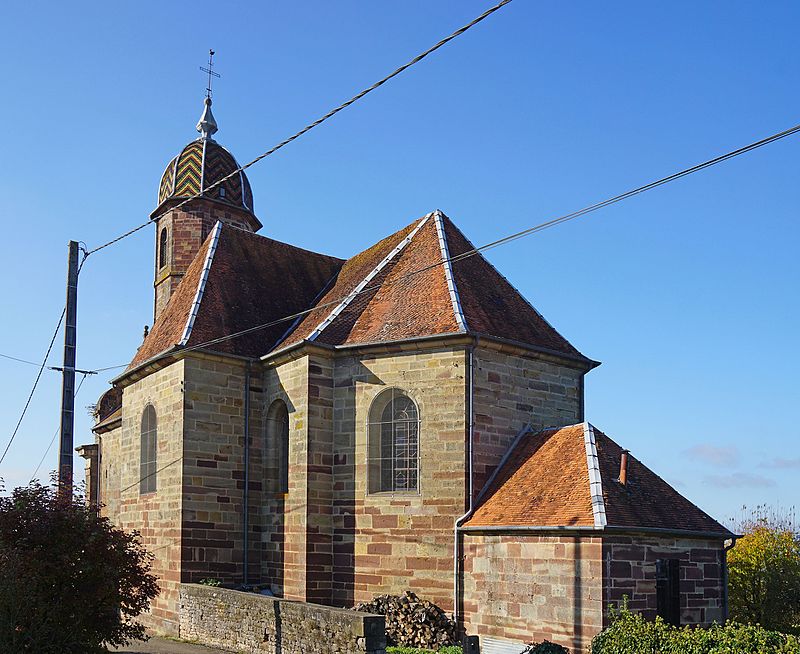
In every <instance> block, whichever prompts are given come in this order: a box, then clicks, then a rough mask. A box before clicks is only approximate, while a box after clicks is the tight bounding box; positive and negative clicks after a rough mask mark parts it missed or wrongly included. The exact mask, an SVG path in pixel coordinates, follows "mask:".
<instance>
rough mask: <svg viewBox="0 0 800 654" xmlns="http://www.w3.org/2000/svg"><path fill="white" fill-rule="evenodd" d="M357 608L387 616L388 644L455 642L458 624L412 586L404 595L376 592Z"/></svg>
mask: <svg viewBox="0 0 800 654" xmlns="http://www.w3.org/2000/svg"><path fill="white" fill-rule="evenodd" d="M354 609H355V610H356V611H364V612H366V613H377V614H379V615H384V616H386V641H387V644H388V645H404V646H406V647H421V648H424V649H433V650H436V649H439V648H440V647H444V646H445V645H453V644H455V642H456V640H455V639H456V630H455V624H454V623H453V621H452V620H451V619H450V618H449V617H447V614H445V612H444V611H442V609H440V608H439V607H438V606H436V604H434V603H433V602H429V601H428V600H423V599H420V598H419V597H417V596H416V595H415V594H414V593H413V592H411V591H410V590H407V591H405V592H404V593H403V594H402V595H377V596H376V597H374V598H373V599H372V601H371V602H364V603H362V604H357V605H356V606H355V607H354Z"/></svg>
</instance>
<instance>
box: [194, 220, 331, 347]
mask: <svg viewBox="0 0 800 654" xmlns="http://www.w3.org/2000/svg"><path fill="white" fill-rule="evenodd" d="M342 263H343V261H342V260H341V259H336V258H334V257H329V256H325V255H322V254H317V253H315V252H310V251H308V250H303V249H301V248H297V247H294V246H292V245H287V244H286V243H281V242H280V241H274V240H272V239H270V238H266V237H264V236H259V235H257V234H253V233H252V232H247V231H244V230H242V229H237V228H236V227H231V226H228V225H225V226H223V227H222V230H221V232H220V237H219V242H218V244H217V250H216V252H215V253H214V259H213V262H212V264H211V274H209V276H208V281H207V282H206V287H205V291H204V293H203V299H202V301H201V302H200V311H199V312H198V314H197V319H196V320H195V323H194V326H193V327H192V332H191V336H190V337H189V341H188V342H187V344H186V345H187V346H192V345H197V344H199V343H205V342H208V341H210V340H213V339H215V338H219V337H220V336H226V335H229V334H235V333H237V332H240V331H242V330H246V329H249V328H251V327H254V326H256V325H263V324H265V323H268V322H272V321H275V320H280V319H281V318H284V317H286V316H290V315H292V314H295V313H298V312H300V311H303V310H305V309H308V308H309V307H310V306H313V304H314V301H315V300H316V298H317V296H318V295H319V294H320V292H321V291H322V290H323V289H324V288H325V285H326V284H328V283H329V282H330V281H331V279H332V278H333V277H334V276H335V275H336V273H337V272H338V271H339V269H340V268H341V266H342ZM292 323H293V321H292V320H286V321H282V322H280V323H278V324H276V325H273V326H271V327H267V328H265V329H259V330H257V331H254V332H252V333H250V334H245V335H243V336H238V337H236V338H232V339H229V340H225V341H222V342H220V343H216V344H214V345H212V346H210V349H213V350H215V351H217V352H226V353H230V354H237V355H242V356H252V357H257V356H262V355H263V354H265V353H266V352H268V351H269V350H270V349H271V348H272V347H273V345H275V344H276V343H277V342H278V340H279V339H280V338H281V337H282V336H283V335H284V334H285V333H286V332H287V331H288V330H289V329H290V328H291V326H292Z"/></svg>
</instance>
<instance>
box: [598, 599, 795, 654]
mask: <svg viewBox="0 0 800 654" xmlns="http://www.w3.org/2000/svg"><path fill="white" fill-rule="evenodd" d="M612 619H613V622H612V624H611V626H610V627H608V628H607V629H606V630H605V631H603V632H601V633H600V634H598V635H597V636H595V638H594V640H593V641H592V654H754V653H758V654H800V639H798V638H797V637H796V636H792V635H788V634H782V633H780V632H777V631H768V630H766V629H764V628H763V627H761V626H759V625H744V624H739V623H736V622H730V621H729V622H726V623H725V624H724V625H720V624H714V625H712V626H711V627H708V628H705V627H688V626H686V627H674V626H672V625H669V624H667V623H666V622H664V621H663V620H662V619H661V618H656V619H655V621H650V620H645V619H644V618H643V617H642V616H641V615H639V614H637V613H631V612H630V611H629V610H628V609H627V608H624V607H623V608H621V609H619V610H613V609H612Z"/></svg>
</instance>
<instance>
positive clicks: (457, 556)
mask: <svg viewBox="0 0 800 654" xmlns="http://www.w3.org/2000/svg"><path fill="white" fill-rule="evenodd" d="M479 340H480V338H479V337H476V338H475V342H474V343H473V344H472V345H471V346H470V347H469V356H468V357H467V370H466V374H467V378H468V379H469V381H468V390H467V405H468V406H467V411H468V416H469V426H468V434H469V437H468V445H467V448H468V459H467V461H468V466H467V469H468V478H467V487H468V489H469V503H468V506H469V509H468V510H467V512H466V513H465V514H464V515H462V516H461V517H460V518H458V519H457V520H456V522H455V525H453V622H455V624H456V629H458V620H459V615H458V599H459V597H458V582H459V579H460V575H459V562H460V561H461V556H462V548H461V543H460V541H459V534H458V529H459V527H461V525H462V524H463V523H464V522H465V521H466V520H467V519H468V518H469V517H470V516H471V515H472V513H473V512H474V511H475V503H474V501H473V497H474V492H473V490H474V489H473V482H474V479H473V456H472V448H473V436H474V433H475V411H474V408H473V404H474V398H475V383H474V377H475V374H474V366H475V348H476V347H477V345H478V341H479Z"/></svg>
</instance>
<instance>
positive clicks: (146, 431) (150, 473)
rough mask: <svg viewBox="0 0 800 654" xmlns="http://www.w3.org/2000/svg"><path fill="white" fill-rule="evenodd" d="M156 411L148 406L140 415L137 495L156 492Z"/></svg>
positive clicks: (150, 405)
mask: <svg viewBox="0 0 800 654" xmlns="http://www.w3.org/2000/svg"><path fill="white" fill-rule="evenodd" d="M157 431H158V430H157V429H156V410H155V409H154V408H153V405H152V404H148V405H147V406H146V407H145V408H144V413H142V438H141V458H140V464H139V494H141V495H143V494H145V493H155V491H156V459H157V452H156V450H157V447H158V433H157Z"/></svg>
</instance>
